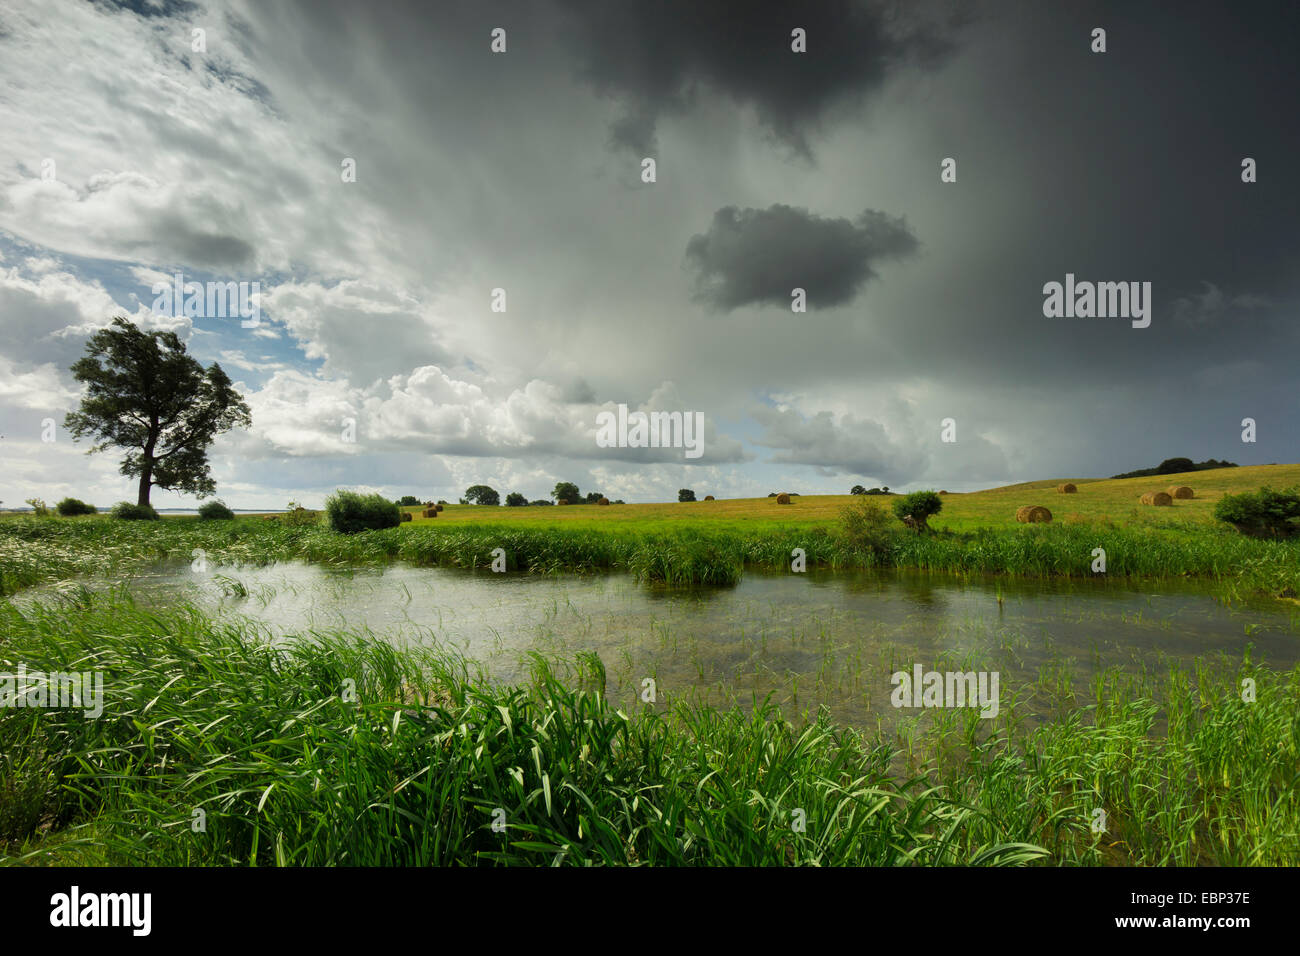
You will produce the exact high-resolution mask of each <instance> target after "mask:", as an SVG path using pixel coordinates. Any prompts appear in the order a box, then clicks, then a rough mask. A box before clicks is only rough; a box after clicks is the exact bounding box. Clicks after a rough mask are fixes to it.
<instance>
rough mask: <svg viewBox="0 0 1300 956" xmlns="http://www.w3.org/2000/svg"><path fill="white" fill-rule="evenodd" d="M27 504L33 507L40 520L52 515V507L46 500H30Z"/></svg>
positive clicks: (27, 500)
mask: <svg viewBox="0 0 1300 956" xmlns="http://www.w3.org/2000/svg"><path fill="white" fill-rule="evenodd" d="M25 503H26V504H29V505H31V506H32V511H33V512H35V514H36V517H38V518H44V517H45V516H46V515H48V514H49V513H50V506H49V505H47V504H46V503H45V499H44V498H28V499H26V502H25Z"/></svg>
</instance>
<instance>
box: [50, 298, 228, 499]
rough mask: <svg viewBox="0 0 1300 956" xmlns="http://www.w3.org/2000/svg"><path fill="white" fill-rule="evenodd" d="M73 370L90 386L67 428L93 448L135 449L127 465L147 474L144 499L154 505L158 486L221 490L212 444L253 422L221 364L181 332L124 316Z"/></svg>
mask: <svg viewBox="0 0 1300 956" xmlns="http://www.w3.org/2000/svg"><path fill="white" fill-rule="evenodd" d="M72 374H73V377H74V378H76V380H77V381H78V382H81V383H82V384H83V385H85V386H86V392H85V394H84V395H83V397H82V399H81V409H80V411H76V412H71V413H69V414H68V415H67V416H66V418H65V419H64V425H65V427H66V428H67V429H68V430H69V431H70V432H71V434H72V436H73V438H74V439H80V438H91V439H92V440H93V441H94V445H93V446H92V447H91V448H90V451H89V452H88V453H93V452H99V451H104V450H106V449H108V448H123V449H126V450H127V454H126V456H125V457H124V458H123V459H122V465H121V468H120V471H121V473H122V474H123V475H127V476H129V477H133V478H138V479H139V495H138V500H137V504H139V505H148V504H149V493H150V490H151V489H152V488H153V487H154V486H157V487H159V488H163V489H165V490H168V491H181V492H186V493H189V494H193V495H197V496H198V497H200V498H204V497H207V496H208V495H211V494H213V493H214V492H215V491H216V490H217V484H216V482H215V481H214V480H213V479H212V476H211V473H210V469H209V465H208V446H209V445H211V444H212V442H213V440H214V439H215V438H216V436H217V435H219V434H221V433H222V432H225V431H229V430H230V429H231V428H235V427H237V426H238V427H242V428H247V427H248V426H249V425H251V424H252V416H251V414H250V412H249V409H248V405H246V404H245V403H244V400H243V397H242V396H241V395H240V394H239V393H238V392H237V391H236V390H235V389H234V387H233V386H232V385H231V383H230V378H229V377H228V376H227V375H226V373H225V372H224V371H222V369H221V366H220V365H218V364H217V363H216V362H213V363H212V365H210V366H208V368H206V369H205V368H204V367H203V366H202V365H201V364H200V363H199V362H198V361H197V360H195V359H194V358H193V357H192V356H191V355H189V354H188V353H187V352H186V350H185V344H184V343H183V342H181V340H180V339H179V338H177V336H176V333H174V332H144V331H142V330H141V329H139V328H138V327H137V326H135V325H134V324H133V323H131V322H129V321H127V320H126V319H124V318H121V317H118V318H115V319H114V320H113V324H112V325H111V326H109V327H108V328H106V329H101V330H100V331H98V332H96V333H95V334H94V335H92V336H91V337H90V339H89V341H87V343H86V354H85V355H84V356H83V357H82V358H80V359H78V360H77V361H76V363H74V364H73V366H72Z"/></svg>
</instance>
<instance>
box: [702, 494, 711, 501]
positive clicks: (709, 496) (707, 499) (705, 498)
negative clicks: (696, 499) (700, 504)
mask: <svg viewBox="0 0 1300 956" xmlns="http://www.w3.org/2000/svg"><path fill="white" fill-rule="evenodd" d="M704 500H705V501H712V500H713V495H705V496H704Z"/></svg>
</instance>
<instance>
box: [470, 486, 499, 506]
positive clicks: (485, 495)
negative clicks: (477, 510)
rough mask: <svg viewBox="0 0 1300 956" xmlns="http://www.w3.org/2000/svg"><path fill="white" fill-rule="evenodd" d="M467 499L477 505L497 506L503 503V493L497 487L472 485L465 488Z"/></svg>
mask: <svg viewBox="0 0 1300 956" xmlns="http://www.w3.org/2000/svg"><path fill="white" fill-rule="evenodd" d="M465 500H466V501H469V502H472V503H473V504H476V505H491V506H492V507H496V506H497V505H499V504H501V495H499V494H498V493H497V491H496V489H495V488H489V487H488V486H487V485H470V486H469V487H468V488H466V489H465Z"/></svg>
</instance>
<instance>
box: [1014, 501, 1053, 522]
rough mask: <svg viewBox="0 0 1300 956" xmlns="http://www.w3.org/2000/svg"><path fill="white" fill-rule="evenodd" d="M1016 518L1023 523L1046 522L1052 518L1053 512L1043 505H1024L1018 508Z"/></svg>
mask: <svg viewBox="0 0 1300 956" xmlns="http://www.w3.org/2000/svg"><path fill="white" fill-rule="evenodd" d="M1016 520H1017V521H1019V522H1020V523H1021V524H1039V523H1042V524H1046V523H1047V522H1049V521H1051V520H1052V513H1051V512H1050V511H1048V510H1047V509H1046V508H1044V507H1043V506H1042V505H1023V506H1022V507H1020V508H1017V509H1016Z"/></svg>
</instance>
